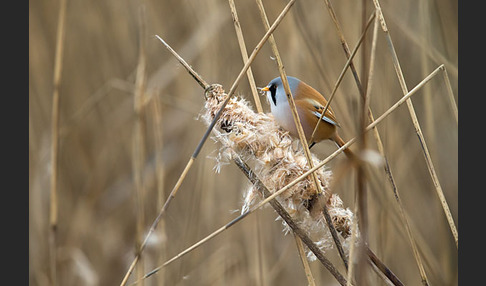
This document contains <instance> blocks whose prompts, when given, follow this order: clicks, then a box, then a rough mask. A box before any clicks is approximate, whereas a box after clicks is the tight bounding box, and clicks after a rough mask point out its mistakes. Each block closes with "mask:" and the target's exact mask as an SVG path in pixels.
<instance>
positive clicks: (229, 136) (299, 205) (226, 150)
mask: <svg viewBox="0 0 486 286" xmlns="http://www.w3.org/2000/svg"><path fill="white" fill-rule="evenodd" d="M226 98H227V94H226V93H225V92H224V90H223V88H222V86H221V85H219V84H213V85H211V86H210V87H209V88H208V89H207V90H206V103H205V108H204V110H203V114H202V118H203V120H204V121H205V122H206V124H208V125H209V124H210V122H211V121H212V120H213V119H214V117H215V115H216V113H217V112H218V110H219V109H220V108H221V106H222V104H223V102H224V101H225V99H226ZM213 134H214V139H215V140H217V141H219V142H221V148H220V149H219V151H218V152H219V153H218V156H217V158H218V162H217V166H218V168H219V166H220V165H223V164H225V163H226V161H225V160H230V159H232V158H233V157H234V156H235V155H237V156H239V157H241V158H242V159H243V160H245V161H246V162H247V163H249V164H251V165H252V168H253V170H254V171H255V173H256V174H257V175H258V177H259V179H260V180H261V181H262V183H263V184H264V185H265V186H266V187H267V188H268V189H269V190H270V192H275V191H277V190H279V189H281V188H283V187H284V186H286V185H287V184H289V183H290V182H292V181H293V180H295V179H296V178H298V177H299V176H301V175H302V174H303V173H305V172H306V171H308V170H309V165H308V164H307V160H306V158H305V154H304V152H303V149H302V148H301V146H300V145H297V144H294V142H293V140H292V137H291V136H290V135H289V133H288V132H287V131H284V130H282V129H281V128H279V126H278V125H277V123H276V122H275V121H274V119H273V116H272V115H271V114H263V113H256V112H254V111H253V109H252V108H251V106H250V104H249V103H248V101H246V100H245V99H243V98H239V97H237V96H235V97H233V98H231V99H230V101H229V102H228V104H227V105H226V107H225V108H224V110H223V112H222V115H221V117H220V118H219V120H218V121H217V123H216V125H215V129H214V131H213ZM312 160H313V163H314V165H317V164H319V162H320V161H319V159H317V158H316V157H315V156H314V155H312ZM316 175H317V178H318V182H319V183H320V184H321V187H322V190H323V193H322V194H319V193H318V190H317V189H316V187H315V185H314V182H313V181H312V178H311V176H308V177H307V178H306V179H304V180H301V181H300V182H299V183H297V184H296V185H294V186H293V187H291V188H289V189H288V190H287V191H286V192H284V193H282V194H281V195H280V196H279V197H278V201H279V202H280V203H281V204H282V205H283V206H284V207H285V209H286V210H287V212H288V213H289V214H290V215H291V216H292V218H293V219H294V221H295V222H296V223H297V224H298V225H299V226H300V227H301V228H302V229H304V230H306V231H307V232H308V235H309V237H310V238H312V239H313V240H314V241H315V243H316V244H317V245H318V246H319V248H320V249H321V250H322V251H325V250H326V249H330V248H332V247H333V242H332V237H331V233H330V232H329V229H328V228H327V226H326V222H325V218H324V215H323V214H322V212H321V211H315V209H313V207H314V206H316V207H318V206H317V204H315V202H316V200H317V199H318V198H321V199H322V198H323V199H324V201H325V202H326V204H327V208H328V211H329V213H330V215H331V218H332V221H333V225H334V227H335V228H336V230H337V231H338V232H339V234H340V235H341V237H340V239H341V242H342V244H343V245H344V247H345V248H346V252H347V248H348V247H349V245H348V244H349V242H348V238H350V233H351V225H352V220H353V216H354V215H353V213H352V212H351V211H350V210H349V209H348V208H344V206H343V202H342V200H341V199H340V198H339V196H338V195H336V194H332V193H331V192H330V190H329V185H330V182H331V179H332V171H331V170H329V169H328V168H326V167H323V168H320V169H318V170H317V171H316ZM244 197H245V199H244V203H243V206H242V209H241V212H242V213H244V212H246V211H248V210H249V209H250V207H251V206H252V205H254V204H255V202H257V201H259V200H261V199H262V197H261V195H260V193H259V192H258V191H257V190H256V189H255V188H254V187H253V186H250V187H249V188H248V190H246V192H245V195H244ZM283 225H284V231H285V233H288V232H289V231H290V228H289V227H288V226H287V224H286V223H285V222H284V221H283ZM308 257H309V258H310V259H311V260H313V259H315V257H314V255H313V254H312V252H308Z"/></svg>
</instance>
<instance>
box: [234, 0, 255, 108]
mask: <svg viewBox="0 0 486 286" xmlns="http://www.w3.org/2000/svg"><path fill="white" fill-rule="evenodd" d="M228 2H229V6H230V8H231V16H233V24H234V25H235V30H236V36H237V38H238V45H239V46H240V51H241V57H242V58H243V64H246V62H248V52H247V51H246V44H245V38H244V37H243V31H242V30H241V25H240V21H239V20H238V13H237V11H236V5H235V1H234V0H228ZM246 74H247V77H248V82H249V83H250V89H251V94H252V95H253V100H254V101H255V106H256V109H257V111H258V112H260V113H262V112H263V108H262V103H261V102H260V96H259V94H258V90H257V86H256V83H255V78H254V77H253V72H252V71H251V67H249V68H248V70H247V71H246Z"/></svg>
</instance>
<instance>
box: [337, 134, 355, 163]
mask: <svg viewBox="0 0 486 286" xmlns="http://www.w3.org/2000/svg"><path fill="white" fill-rule="evenodd" d="M331 140H332V141H334V142H335V143H336V144H337V145H338V146H339V148H341V147H343V145H344V144H346V142H344V140H343V138H341V137H340V136H339V134H337V133H336V134H335V135H334V136H333V137H332V138H331ZM343 152H344V154H346V156H348V158H349V159H354V158H355V157H356V156H355V155H354V153H353V151H351V149H349V148H346V149H344V150H343Z"/></svg>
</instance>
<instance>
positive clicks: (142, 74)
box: [132, 6, 147, 278]
mask: <svg viewBox="0 0 486 286" xmlns="http://www.w3.org/2000/svg"><path fill="white" fill-rule="evenodd" d="M145 19H146V17H145V10H144V6H140V10H139V21H138V22H139V24H138V26H139V27H138V30H139V53H138V65H137V71H136V77H135V90H134V101H133V104H134V112H135V117H136V118H135V126H134V130H133V134H132V144H133V145H132V168H133V169H132V172H133V179H134V182H135V189H134V195H135V205H136V208H135V209H136V217H137V219H136V221H137V223H136V233H135V246H134V247H135V251H137V250H138V249H140V246H141V244H142V238H143V234H144V229H145V216H144V213H145V206H144V197H145V183H144V179H143V167H144V164H145V153H146V152H145V142H146V135H145V134H146V123H145V113H146V112H145V105H146V99H145V90H146V84H147V75H146V62H147V60H146V55H145V38H146V23H145ZM143 274H144V263H143V260H142V259H141V261H140V263H138V267H137V276H138V277H139V278H141V277H142V276H143Z"/></svg>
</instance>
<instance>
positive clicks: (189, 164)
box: [120, 0, 295, 286]
mask: <svg viewBox="0 0 486 286" xmlns="http://www.w3.org/2000/svg"><path fill="white" fill-rule="evenodd" d="M294 3H295V0H290V1H289V2H288V3H287V5H286V6H285V7H284V9H283V10H282V12H281V13H280V15H279V16H278V17H277V19H276V20H275V22H274V23H273V24H272V27H271V28H270V30H269V31H268V32H267V33H266V34H265V35H264V36H263V37H262V39H261V40H260V42H259V43H258V44H257V46H256V47H255V49H254V50H253V52H252V53H251V55H250V57H249V58H248V62H246V64H245V65H244V67H243V68H242V69H241V71H240V73H239V75H238V76H237V78H236V80H235V81H234V83H233V85H232V86H231V89H230V91H229V92H228V99H227V100H226V102H225V103H223V105H222V107H221V109H220V111H219V112H218V114H216V116H215V119H214V120H213V122H212V123H211V124H210V125H209V127H208V128H207V130H206V132H205V133H204V135H203V137H202V138H201V141H200V142H199V144H198V146H197V147H196V149H195V150H194V153H193V155H192V156H191V158H190V159H189V161H188V162H187V164H186V166H185V168H184V171H183V172H182V174H181V175H180V176H179V178H178V180H177V182H176V184H175V186H174V188H173V189H172V191H171V193H170V194H169V197H168V198H167V200H166V201H165V203H164V205H163V207H162V208H161V209H160V210H159V213H158V214H157V217H156V218H155V220H154V221H153V223H152V225H151V226H150V229H149V232H148V233H147V235H146V236H145V239H144V241H143V242H142V244H141V246H140V249H139V251H138V252H137V254H136V255H135V258H134V260H133V261H132V263H131V264H130V267H129V269H128V270H127V272H126V273H125V276H124V277H123V279H122V281H121V283H120V286H123V285H126V283H127V281H128V278H129V276H130V274H131V273H132V271H133V268H134V267H135V265H136V264H137V262H138V259H139V257H140V254H141V253H142V252H143V250H144V248H145V245H146V243H147V241H148V239H149V237H150V235H151V234H152V233H153V231H154V230H155V228H156V227H157V225H158V223H159V221H160V219H161V218H162V216H163V214H164V213H165V211H166V210H167V208H168V206H169V205H170V202H171V201H172V200H173V199H174V198H175V196H176V194H177V192H178V190H179V188H180V186H181V184H182V182H183V181H184V178H185V177H186V175H187V173H188V172H189V170H190V169H191V167H192V165H193V163H194V161H195V160H196V158H197V156H198V155H199V152H200V151H201V149H202V147H203V145H204V143H205V142H206V140H207V138H208V137H209V134H210V132H211V130H212V129H213V127H214V124H216V121H217V120H218V118H219V116H221V112H222V110H223V109H224V107H225V105H226V104H227V103H228V101H229V99H230V98H231V96H232V95H233V94H234V93H235V91H236V88H237V87H238V84H239V82H240V80H241V79H242V78H243V75H244V74H245V73H246V71H247V70H248V68H249V67H250V65H251V63H252V62H253V61H254V60H255V58H256V55H257V54H258V52H259V51H260V50H261V48H262V47H263V44H264V43H265V42H266V41H267V39H268V37H269V36H270V35H271V33H272V32H273V31H274V30H275V29H276V28H277V26H278V25H279V24H280V22H281V21H282V20H283V18H284V17H285V15H287V13H288V11H289V10H290V8H291V7H292V5H293V4H294ZM156 37H157V38H158V39H159V40H160V41H161V42H162V43H163V44H164V46H165V47H166V48H167V49H168V50H169V51H170V52H171V53H172V55H174V56H175V57H176V58H177V60H178V61H179V62H180V63H181V64H182V65H183V66H184V68H185V69H186V70H187V71H188V72H189V74H190V75H191V76H192V77H193V78H194V79H195V80H196V81H197V82H198V84H199V85H200V86H201V87H203V88H204V89H205V90H206V88H208V87H209V85H208V84H207V83H206V82H205V81H204V80H203V79H202V78H201V77H200V76H199V74H198V73H196V72H195V71H194V70H193V69H192V68H191V67H190V66H189V65H188V64H187V63H186V61H185V60H184V59H183V58H182V57H181V56H179V55H178V54H177V53H176V52H175V51H174V50H173V49H172V48H171V47H170V46H169V45H168V44H167V43H166V42H165V41H164V40H163V39H162V38H161V37H159V36H158V35H156Z"/></svg>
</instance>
